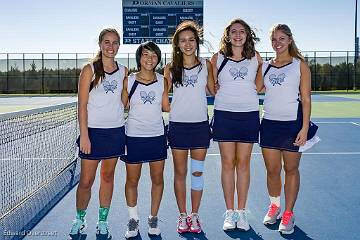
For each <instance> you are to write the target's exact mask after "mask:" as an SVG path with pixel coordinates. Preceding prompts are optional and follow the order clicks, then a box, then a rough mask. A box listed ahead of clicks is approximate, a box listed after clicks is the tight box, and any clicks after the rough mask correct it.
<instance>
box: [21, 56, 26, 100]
mask: <svg viewBox="0 0 360 240" xmlns="http://www.w3.org/2000/svg"><path fill="white" fill-rule="evenodd" d="M22 60H23V61H22V62H23V93H26V91H25V53H23V59H22Z"/></svg>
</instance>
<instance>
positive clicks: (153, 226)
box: [148, 216, 161, 236]
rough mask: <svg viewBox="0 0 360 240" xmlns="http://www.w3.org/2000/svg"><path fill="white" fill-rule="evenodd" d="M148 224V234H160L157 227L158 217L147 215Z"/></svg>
mask: <svg viewBox="0 0 360 240" xmlns="http://www.w3.org/2000/svg"><path fill="white" fill-rule="evenodd" d="M148 224H149V231H148V233H149V235H156V236H158V235H160V233H161V231H160V228H159V219H158V217H157V216H149V217H148Z"/></svg>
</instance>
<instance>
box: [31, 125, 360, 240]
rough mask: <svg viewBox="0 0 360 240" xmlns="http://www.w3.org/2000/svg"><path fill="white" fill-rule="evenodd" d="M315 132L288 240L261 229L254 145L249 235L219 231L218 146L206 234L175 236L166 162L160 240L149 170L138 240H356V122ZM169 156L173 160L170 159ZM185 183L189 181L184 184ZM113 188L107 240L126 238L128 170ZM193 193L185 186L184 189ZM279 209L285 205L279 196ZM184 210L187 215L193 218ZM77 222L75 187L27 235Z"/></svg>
mask: <svg viewBox="0 0 360 240" xmlns="http://www.w3.org/2000/svg"><path fill="white" fill-rule="evenodd" d="M313 120H314V121H315V122H317V123H318V125H319V127H320V128H319V134H318V135H319V136H320V138H321V139H322V140H321V142H320V143H319V144H318V145H316V146H315V147H313V148H312V149H310V150H309V151H308V152H306V153H304V155H303V157H302V160H301V164H300V173H301V187H300V193H299V196H298V200H297V203H296V207H295V216H296V227H295V232H294V233H293V234H291V235H280V234H279V233H278V232H277V227H278V224H279V223H276V224H275V225H274V226H271V227H266V226H264V225H263V224H262V219H263V216H264V214H265V212H266V210H267V206H268V204H269V202H268V195H267V190H266V175H265V167H264V163H263V159H262V155H261V154H260V148H259V147H258V146H257V145H256V146H255V147H254V150H253V156H252V160H251V184H250V190H249V196H248V203H247V208H248V209H249V223H250V225H251V230H250V231H248V232H240V231H237V230H235V231H231V232H224V231H223V230H222V224H223V213H224V212H225V203H224V199H223V194H222V188H221V182H220V169H221V164H220V156H219V150H218V147H217V144H216V143H213V144H212V145H211V148H210V150H209V152H208V153H209V154H208V157H207V161H206V170H205V175H204V176H205V191H204V195H203V201H202V205H201V209H200V217H201V221H202V226H203V230H204V233H202V234H199V235H193V234H184V235H179V234H178V233H177V232H176V221H177V216H178V210H177V206H176V201H175V196H174V191H173V164H172V159H171V157H170V158H169V159H168V160H167V163H166V168H165V191H164V197H163V201H162V204H161V208H160V213H159V217H160V219H161V222H160V227H161V230H162V234H161V237H156V238H150V237H149V236H148V235H147V216H148V215H149V211H150V180H149V179H150V178H149V171H148V166H147V165H146V166H144V167H143V173H142V177H141V182H140V185H139V201H138V208H139V213H140V218H141V220H140V235H139V236H138V237H137V238H135V239H166V240H173V239H199V240H201V239H212V240H222V239H247V240H250V239H251V240H260V239H284V238H285V239H301V240H303V239H360V236H359V234H358V232H357V229H358V220H357V219H358V218H359V216H360V181H359V179H360V171H359V169H360V147H359V146H360V119H359V118H355V119H329V118H326V119H313ZM170 156H171V155H170ZM188 180H189V178H188ZM115 181H116V183H115V184H116V186H115V192H114V197H113V203H112V207H111V210H110V216H109V219H108V220H109V222H110V227H111V231H112V235H113V238H112V239H125V237H124V233H125V231H126V224H127V219H128V213H127V208H126V202H125V196H124V184H125V166H124V164H123V163H122V162H119V164H118V166H117V172H116V179H115ZM188 186H190V184H188ZM98 187H99V181H96V182H95V184H94V186H93V197H92V199H91V202H90V205H89V209H88V214H87V221H88V230H87V236H84V237H83V238H82V239H87V240H93V239H96V237H95V225H96V221H97V211H98V196H97V191H98ZM282 205H284V198H283V197H282ZM189 206H190V205H188V209H189V210H188V211H190V208H189ZM74 216H75V188H74V189H73V190H72V191H71V192H70V193H69V194H67V195H66V196H65V197H64V198H63V199H62V201H61V202H60V203H59V204H57V205H56V207H54V208H53V209H52V210H51V211H50V212H49V213H48V214H47V215H46V216H45V217H44V218H43V219H42V220H41V222H40V223H39V224H38V225H37V226H36V227H35V228H34V229H33V230H32V233H34V234H36V233H39V232H51V233H54V232H56V235H54V234H53V235H51V236H42V237H41V238H36V237H31V236H28V237H26V238H25V239H26V240H32V239H44V240H53V239H66V237H67V233H68V231H69V229H70V226H71V221H72V219H73V218H74Z"/></svg>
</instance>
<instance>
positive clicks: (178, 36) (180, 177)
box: [164, 21, 215, 233]
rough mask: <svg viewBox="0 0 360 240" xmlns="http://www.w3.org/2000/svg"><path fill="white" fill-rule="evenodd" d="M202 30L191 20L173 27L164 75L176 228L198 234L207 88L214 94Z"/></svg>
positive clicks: (206, 144) (206, 138)
mask: <svg viewBox="0 0 360 240" xmlns="http://www.w3.org/2000/svg"><path fill="white" fill-rule="evenodd" d="M201 32H202V31H201V29H200V28H199V26H198V25H197V24H196V23H195V22H193V21H184V22H182V23H181V24H180V25H178V27H177V28H176V31H175V34H174V36H173V41H172V48H173V52H172V62H171V63H169V64H168V65H167V66H166V67H165V72H164V75H165V78H166V79H167V80H168V82H169V86H172V88H173V99H172V102H171V110H170V121H169V132H168V140H169V145H170V147H171V149H172V155H173V161H174V189H175V196H176V201H177V205H178V209H179V212H180V215H179V219H178V224H177V231H178V232H179V233H183V232H189V231H190V232H193V233H200V232H201V231H202V229H201V225H200V220H199V214H198V211H199V207H200V201H201V197H202V193H203V186H204V178H203V171H204V160H205V156H206V152H207V148H209V145H210V126H209V121H208V112H207V100H206V89H208V91H209V92H210V94H212V95H214V94H215V85H214V80H213V76H212V67H211V63H210V62H209V61H208V60H206V59H203V58H200V57H199V50H200V49H199V44H200V35H201ZM189 152H190V161H191V164H190V165H191V169H190V172H191V204H192V206H191V207H192V208H191V214H190V215H188V214H187V210H186V175H187V166H188V154H189Z"/></svg>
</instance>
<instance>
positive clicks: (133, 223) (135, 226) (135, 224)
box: [125, 218, 139, 238]
mask: <svg viewBox="0 0 360 240" xmlns="http://www.w3.org/2000/svg"><path fill="white" fill-rule="evenodd" d="M127 227H128V229H127V230H126V233H125V238H131V237H136V236H137V235H138V234H139V220H135V219H133V218H130V219H129V222H128V224H127Z"/></svg>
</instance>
